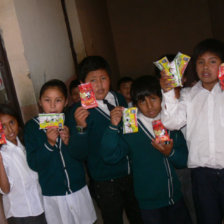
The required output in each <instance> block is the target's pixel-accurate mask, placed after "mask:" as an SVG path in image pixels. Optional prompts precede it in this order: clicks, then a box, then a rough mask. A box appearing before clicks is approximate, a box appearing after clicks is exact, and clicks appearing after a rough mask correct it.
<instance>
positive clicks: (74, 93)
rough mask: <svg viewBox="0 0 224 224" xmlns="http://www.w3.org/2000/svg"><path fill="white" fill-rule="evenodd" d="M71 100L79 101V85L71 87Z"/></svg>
mask: <svg viewBox="0 0 224 224" xmlns="http://www.w3.org/2000/svg"><path fill="white" fill-rule="evenodd" d="M71 97H72V101H73V102H74V103H77V102H79V101H80V95H79V87H75V88H73V89H72V92H71Z"/></svg>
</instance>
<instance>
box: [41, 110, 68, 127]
mask: <svg viewBox="0 0 224 224" xmlns="http://www.w3.org/2000/svg"><path fill="white" fill-rule="evenodd" d="M39 123H40V129H47V128H50V127H57V128H58V129H63V128H64V114H63V113H59V114H57V113H50V114H39Z"/></svg>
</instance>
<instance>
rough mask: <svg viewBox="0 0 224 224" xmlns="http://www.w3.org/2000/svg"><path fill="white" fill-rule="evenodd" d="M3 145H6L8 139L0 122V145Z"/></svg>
mask: <svg viewBox="0 0 224 224" xmlns="http://www.w3.org/2000/svg"><path fill="white" fill-rule="evenodd" d="M2 144H6V138H5V133H4V131H3V128H2V124H1V122H0V145H2Z"/></svg>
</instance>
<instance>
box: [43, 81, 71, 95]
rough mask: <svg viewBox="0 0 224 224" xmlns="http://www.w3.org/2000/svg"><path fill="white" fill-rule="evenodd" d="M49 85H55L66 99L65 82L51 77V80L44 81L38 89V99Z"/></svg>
mask: <svg viewBox="0 0 224 224" xmlns="http://www.w3.org/2000/svg"><path fill="white" fill-rule="evenodd" d="M51 87H57V88H58V89H59V90H60V91H61V92H62V94H63V95H64V97H65V99H67V97H68V92H67V87H66V85H65V83H64V82H62V81H61V80H59V79H51V80H49V81H47V82H45V83H44V84H43V86H42V87H41V89H40V96H39V99H40V98H41V97H42V95H43V94H44V92H45V91H46V90H47V89H49V88H51Z"/></svg>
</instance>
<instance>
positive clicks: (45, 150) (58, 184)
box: [24, 118, 86, 196]
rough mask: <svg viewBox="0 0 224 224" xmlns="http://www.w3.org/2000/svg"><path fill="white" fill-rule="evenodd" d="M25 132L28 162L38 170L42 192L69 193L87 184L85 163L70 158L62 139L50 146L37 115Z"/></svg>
mask: <svg viewBox="0 0 224 224" xmlns="http://www.w3.org/2000/svg"><path fill="white" fill-rule="evenodd" d="M24 132H25V133H24V140H25V146H26V151H27V161H28V164H29V166H30V168H31V169H32V170H34V171H36V172H37V173H38V176H39V182H40V186H41V189H42V194H43V195H45V196H58V195H66V194H70V193H73V192H75V191H78V190H79V189H81V188H82V187H84V186H85V185H86V183H85V172H84V168H83V164H82V163H81V162H79V161H77V160H75V159H74V158H72V157H71V155H70V154H69V149H68V146H66V145H65V144H64V143H63V142H62V140H61V139H60V138H58V141H57V143H56V145H55V146H54V147H53V146H51V145H50V144H49V143H48V141H47V136H46V133H45V131H44V130H39V121H38V119H37V118H33V119H31V120H30V121H28V122H27V124H26V125H25V129H24Z"/></svg>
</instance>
